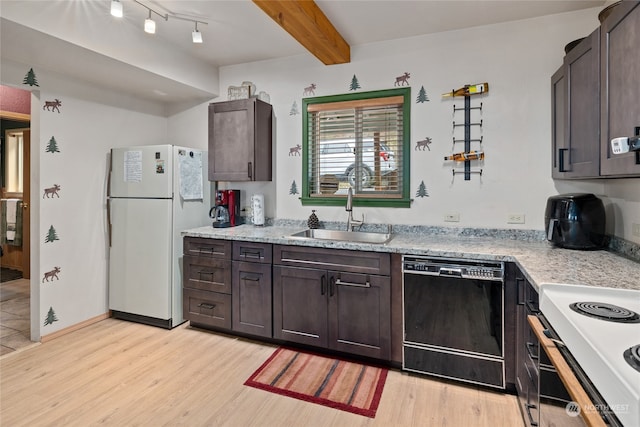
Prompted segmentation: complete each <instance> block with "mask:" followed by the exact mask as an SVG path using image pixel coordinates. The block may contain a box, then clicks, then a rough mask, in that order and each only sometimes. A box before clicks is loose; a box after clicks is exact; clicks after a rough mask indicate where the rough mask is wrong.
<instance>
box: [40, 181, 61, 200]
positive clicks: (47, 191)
mask: <svg viewBox="0 0 640 427" xmlns="http://www.w3.org/2000/svg"><path fill="white" fill-rule="evenodd" d="M58 191H60V186H59V185H58V184H53V187H49V188H45V189H44V193H42V198H43V199H44V196H47V199H48V198H49V195H51V197H53V196H58V198H60V195H59V194H58Z"/></svg>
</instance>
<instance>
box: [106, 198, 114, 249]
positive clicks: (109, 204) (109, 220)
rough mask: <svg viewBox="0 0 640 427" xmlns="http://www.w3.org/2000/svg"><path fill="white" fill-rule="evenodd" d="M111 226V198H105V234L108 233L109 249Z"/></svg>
mask: <svg viewBox="0 0 640 427" xmlns="http://www.w3.org/2000/svg"><path fill="white" fill-rule="evenodd" d="M112 228H113V225H112V224H111V198H110V197H107V233H109V247H111V229H112Z"/></svg>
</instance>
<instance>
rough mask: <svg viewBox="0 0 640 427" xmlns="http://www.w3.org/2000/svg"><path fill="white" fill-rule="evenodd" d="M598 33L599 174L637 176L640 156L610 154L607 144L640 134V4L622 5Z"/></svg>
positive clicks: (629, 2)
mask: <svg viewBox="0 0 640 427" xmlns="http://www.w3.org/2000/svg"><path fill="white" fill-rule="evenodd" d="M601 33H602V35H601V37H600V50H601V57H602V60H601V68H600V76H601V82H602V83H601V87H602V90H601V92H600V95H601V98H600V99H601V100H600V103H601V117H600V120H601V121H600V128H601V134H602V135H601V144H600V148H601V151H600V174H601V175H602V176H604V177H624V176H640V152H629V153H626V154H613V153H612V152H611V143H610V141H611V139H613V138H617V137H624V136H626V137H630V136H634V135H638V134H639V133H640V2H637V1H624V2H621V3H620V5H619V6H617V7H616V9H615V10H614V11H613V12H612V13H611V15H609V17H608V18H607V19H606V20H605V21H604V22H603V23H602V27H601Z"/></svg>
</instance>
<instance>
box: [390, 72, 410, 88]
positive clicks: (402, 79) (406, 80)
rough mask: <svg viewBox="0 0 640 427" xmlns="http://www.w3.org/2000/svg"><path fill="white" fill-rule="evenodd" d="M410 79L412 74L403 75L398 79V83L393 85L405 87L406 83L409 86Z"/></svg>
mask: <svg viewBox="0 0 640 427" xmlns="http://www.w3.org/2000/svg"><path fill="white" fill-rule="evenodd" d="M409 77H411V74H409V73H406V72H405V73H404V74H403V75H401V76H398V77H396V82H395V83H394V84H393V85H394V86H404V85H405V83H406V84H407V85H408V84H409ZM399 83H400V84H399Z"/></svg>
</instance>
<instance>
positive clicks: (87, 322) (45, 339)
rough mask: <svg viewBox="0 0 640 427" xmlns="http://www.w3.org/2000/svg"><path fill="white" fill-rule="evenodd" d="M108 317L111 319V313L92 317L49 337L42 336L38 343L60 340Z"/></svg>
mask: <svg viewBox="0 0 640 427" xmlns="http://www.w3.org/2000/svg"><path fill="white" fill-rule="evenodd" d="M109 317H111V311H108V312H106V313H103V314H101V315H99V316H96V317H92V318H90V319H87V320H85V321H83V322H80V323H76V324H75V325H71V326H69V327H66V328H64V329H60V330H59V331H56V332H53V333H50V334H49V335H43V336H42V337H40V342H42V343H45V342H48V341H51V340H54V339H56V338H60V337H61V336H63V335H67V334H69V333H71V332H74V331H77V330H78V329H82V328H84V327H85V326H89V325H93V324H94V323H98V322H100V321H102V320H104V319H108V318H109Z"/></svg>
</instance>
